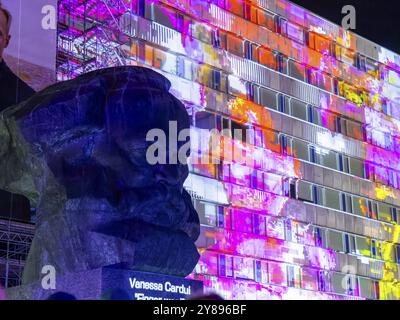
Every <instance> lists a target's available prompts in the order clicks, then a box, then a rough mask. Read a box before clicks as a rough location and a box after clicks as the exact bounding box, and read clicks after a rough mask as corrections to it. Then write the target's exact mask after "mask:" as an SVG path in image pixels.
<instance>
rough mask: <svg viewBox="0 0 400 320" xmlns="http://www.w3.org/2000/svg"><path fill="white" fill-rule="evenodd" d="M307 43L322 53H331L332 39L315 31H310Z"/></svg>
mask: <svg viewBox="0 0 400 320" xmlns="http://www.w3.org/2000/svg"><path fill="white" fill-rule="evenodd" d="M307 43H308V46H309V47H310V48H311V49H314V50H316V51H318V52H320V53H322V54H325V55H329V53H330V47H331V42H330V40H328V39H325V38H323V37H322V36H320V35H318V34H316V33H314V32H309V33H308V36H307Z"/></svg>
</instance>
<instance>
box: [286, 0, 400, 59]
mask: <svg viewBox="0 0 400 320" xmlns="http://www.w3.org/2000/svg"><path fill="white" fill-rule="evenodd" d="M290 1H291V2H294V3H296V4H298V5H300V6H302V7H304V8H306V9H308V10H310V11H312V12H315V13H316V14H318V15H319V16H321V17H323V18H326V19H328V20H330V21H332V22H334V23H336V24H339V25H341V21H342V18H343V16H344V15H343V14H342V13H341V12H342V7H343V6H345V5H347V4H349V5H353V6H354V7H355V8H356V17H357V18H356V21H357V25H356V29H355V30H353V31H354V32H355V33H357V34H359V35H361V36H363V37H365V38H367V39H369V40H372V41H374V42H376V43H377V44H380V45H382V46H383V47H385V48H388V49H390V50H392V51H395V52H397V53H399V54H400V0H290Z"/></svg>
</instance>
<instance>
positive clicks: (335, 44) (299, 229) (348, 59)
mask: <svg viewBox="0 0 400 320" xmlns="http://www.w3.org/2000/svg"><path fill="white" fill-rule="evenodd" d="M58 15H59V21H58V32H57V34H58V35H57V42H58V44H57V79H58V80H59V81H62V80H67V79H71V78H74V77H76V76H78V75H80V74H82V73H85V72H89V71H91V70H94V69H98V68H104V67H110V66H119V65H139V66H145V67H149V68H152V69H154V70H156V71H158V72H160V73H161V74H163V75H165V76H166V77H167V78H168V79H169V80H170V81H171V83H172V89H171V92H172V93H173V94H174V95H175V96H176V97H178V98H179V99H180V100H181V101H183V102H184V104H185V106H186V108H187V110H188V113H189V115H190V117H191V119H192V130H191V140H192V147H191V158H190V175H189V177H188V179H187V181H186V182H185V188H186V189H187V190H188V191H189V192H190V194H191V195H192V199H193V202H194V205H195V207H196V209H197V211H198V213H199V216H200V221H201V225H202V226H201V228H202V232H201V236H200V238H199V240H198V242H197V245H198V248H199V251H200V253H201V259H200V261H199V263H198V265H197V267H196V268H195V270H194V271H193V273H192V274H191V275H190V276H189V277H190V278H193V279H198V280H202V281H203V282H204V286H205V288H206V290H208V291H213V292H217V293H218V294H220V295H221V296H223V297H224V298H226V299H400V284H399V279H400V270H399V266H400V244H399V243H400V237H399V236H400V227H399V223H400V212H399V209H400V198H399V195H400V190H399V189H400V161H399V158H400V154H399V150H400V138H399V130H400V57H399V55H397V54H395V53H393V52H390V51H388V50H386V49H384V48H381V47H380V46H379V45H377V44H374V43H372V42H370V41H368V40H366V39H363V38H361V37H359V36H357V35H356V34H354V33H351V32H348V31H346V30H343V29H342V28H341V27H339V26H337V25H334V24H332V23H330V22H328V21H326V20H324V19H323V18H320V17H318V16H316V15H314V14H313V13H311V12H309V11H307V10H305V9H303V8H301V7H298V6H296V5H294V4H292V3H290V2H288V1H283V0H258V1H256V0H254V1H245V0H232V1H228V0H225V1H224V0H213V1H205V0H203V1H199V0H187V1H184V0H181V1H179V0H175V1H168V0H165V1H164V0H160V1H142V0H60V1H59V8H58Z"/></svg>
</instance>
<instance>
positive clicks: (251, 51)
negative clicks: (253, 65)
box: [244, 40, 258, 62]
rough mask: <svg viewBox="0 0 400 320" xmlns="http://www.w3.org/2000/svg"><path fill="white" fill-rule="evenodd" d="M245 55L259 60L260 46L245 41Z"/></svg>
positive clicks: (247, 57) (253, 59) (256, 60)
mask: <svg viewBox="0 0 400 320" xmlns="http://www.w3.org/2000/svg"><path fill="white" fill-rule="evenodd" d="M244 56H245V58H246V59H249V60H252V61H255V62H258V46H257V45H255V44H254V43H251V42H249V41H247V40H246V41H245V42H244Z"/></svg>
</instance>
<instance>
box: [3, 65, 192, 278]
mask: <svg viewBox="0 0 400 320" xmlns="http://www.w3.org/2000/svg"><path fill="white" fill-rule="evenodd" d="M169 88H170V83H169V81H168V80H167V79H166V78H164V77H163V76H161V75H160V74H158V73H156V72H154V71H152V70H150V69H146V68H140V67H118V68H109V69H103V70H98V71H94V72H91V73H88V74H85V75H83V76H80V77H78V78H76V79H74V80H71V81H67V82H63V83H58V84H55V85H53V86H51V87H49V88H47V89H45V90H43V91H41V92H39V93H37V94H36V95H35V96H33V97H32V98H30V99H29V100H27V101H25V102H23V103H21V104H19V105H17V106H14V107H11V108H9V109H7V110H5V111H4V112H3V113H2V114H0V171H1V172H0V188H2V189H6V190H9V191H11V192H16V193H20V194H23V195H25V196H27V197H28V198H29V199H30V200H31V203H33V204H34V205H35V206H36V208H37V224H36V233H35V237H34V240H33V243H32V247H31V251H30V253H29V256H28V261H27V264H26V267H25V271H24V277H23V283H25V284H27V283H30V282H33V281H35V280H38V279H40V276H41V269H42V267H43V266H44V265H52V266H54V267H55V269H56V271H57V273H58V274H65V273H71V272H79V271H85V270H90V269H95V268H99V267H103V266H108V265H114V264H121V265H123V266H124V267H126V268H131V269H134V270H141V271H149V272H159V273H164V274H170V275H178V276H186V275H188V274H189V273H190V272H191V271H192V269H193V268H194V266H195V265H196V263H197V261H198V257H199V255H198V252H197V249H196V247H195V244H194V242H195V241H196V239H197V238H198V236H199V220H198V216H197V213H196V211H195V209H194V208H193V206H192V203H191V199H190V196H189V194H188V193H187V192H186V191H185V190H184V189H183V183H184V181H185V179H186V177H187V175H188V167H187V165H183V164H155V165H151V164H149V163H148V162H147V161H146V150H147V148H148V145H149V142H147V141H146V133H147V132H148V131H149V130H151V129H154V128H159V129H162V130H164V131H165V132H168V124H169V121H176V122H177V126H178V132H179V130H182V129H185V128H189V126H190V122H189V117H188V115H187V112H186V110H185V108H184V106H183V104H182V103H181V102H180V101H179V100H177V99H176V98H175V97H174V96H173V95H172V94H170V93H169V92H168V90H169ZM181 143H183V142H181ZM178 145H179V142H178Z"/></svg>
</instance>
